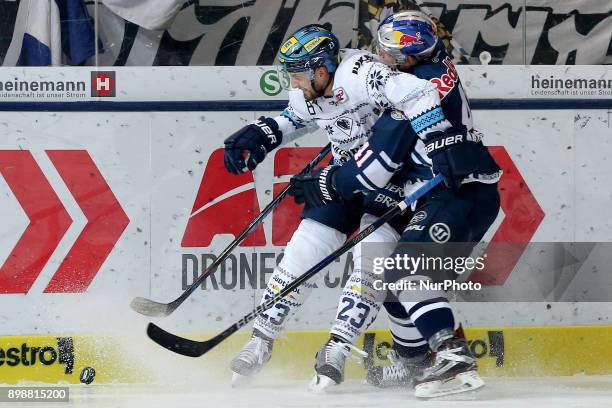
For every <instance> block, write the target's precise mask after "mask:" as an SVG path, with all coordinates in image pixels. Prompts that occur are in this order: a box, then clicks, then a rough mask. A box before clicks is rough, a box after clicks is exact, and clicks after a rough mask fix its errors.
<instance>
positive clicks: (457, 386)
mask: <svg viewBox="0 0 612 408" xmlns="http://www.w3.org/2000/svg"><path fill="white" fill-rule="evenodd" d="M477 370H478V368H477V366H476V360H475V359H474V357H472V355H471V354H470V352H469V350H468V347H467V343H466V341H465V340H464V339H462V338H459V337H454V338H451V339H448V340H445V341H444V342H443V343H442V345H441V346H440V347H439V349H438V351H437V353H436V359H435V361H434V362H433V364H432V365H431V366H429V367H427V368H425V370H424V371H423V373H422V375H419V376H417V378H416V380H415V386H414V395H415V396H416V397H418V398H434V397H441V396H443V395H449V394H457V393H460V392H465V391H471V390H475V389H478V388H480V387H482V386H484V384H485V383H484V381H483V380H482V378H480V376H479V375H478V371H477Z"/></svg>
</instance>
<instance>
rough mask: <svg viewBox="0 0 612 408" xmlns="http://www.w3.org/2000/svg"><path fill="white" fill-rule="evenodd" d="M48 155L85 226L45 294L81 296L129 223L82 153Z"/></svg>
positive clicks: (70, 152) (105, 184) (69, 152)
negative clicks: (80, 211)
mask: <svg viewBox="0 0 612 408" xmlns="http://www.w3.org/2000/svg"><path fill="white" fill-rule="evenodd" d="M47 155H48V156H49V158H50V159H51V162H52V163H53V165H54V166H55V168H56V169H57V171H58V173H59V174H60V176H61V177H62V179H63V180H64V183H66V186H67V187H68V189H69V190H70V193H71V194H72V195H73V197H74V199H75V200H76V202H77V204H78V205H79V207H80V208H81V210H82V211H83V213H84V214H85V217H86V218H87V224H86V225H85V227H84V228H83V231H81V234H80V235H79V237H78V238H77V240H76V241H75V243H74V245H73V246H72V248H70V251H69V252H68V255H66V257H65V258H64V260H63V261H62V263H61V265H60V266H59V268H58V270H57V272H56V273H55V275H53V277H52V278H51V280H50V281H49V284H48V285H47V288H46V289H45V292H47V293H48V292H84V291H85V289H87V287H88V286H89V284H90V283H91V281H92V280H93V278H94V277H95V276H96V273H97V272H98V270H99V269H100V267H101V266H102V264H103V263H104V261H105V260H106V258H107V257H108V255H109V254H110V252H111V251H112V249H113V247H114V246H115V243H116V242H117V241H118V240H119V237H121V234H122V233H123V231H124V230H125V228H126V227H127V225H128V223H129V222H130V220H129V218H128V217H127V215H126V214H125V212H124V211H123V208H121V205H119V202H118V201H117V199H116V198H115V195H114V194H113V192H112V191H111V189H110V187H109V186H108V184H107V183H106V181H105V180H104V177H102V174H100V171H99V170H98V168H97V167H96V165H95V164H94V162H93V160H92V159H91V157H90V156H89V153H87V151H85V150H47Z"/></svg>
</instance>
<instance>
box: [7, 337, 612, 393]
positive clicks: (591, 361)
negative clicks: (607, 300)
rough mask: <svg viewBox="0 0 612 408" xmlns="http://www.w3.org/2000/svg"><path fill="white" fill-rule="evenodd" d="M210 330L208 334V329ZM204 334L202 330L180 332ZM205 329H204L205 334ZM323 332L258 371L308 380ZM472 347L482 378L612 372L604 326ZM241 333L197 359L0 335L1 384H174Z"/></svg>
mask: <svg viewBox="0 0 612 408" xmlns="http://www.w3.org/2000/svg"><path fill="white" fill-rule="evenodd" d="M211 334H212V333H211ZM188 335H189V336H190V337H191V338H195V339H206V338H207V335H204V334H201V333H200V334H197V333H196V334H194V333H189V334H188ZM208 336H210V334H209V335H208ZM327 337H328V334H327V333H326V332H324V331H290V332H288V333H287V334H286V335H284V336H282V337H281V338H280V339H279V340H278V341H277V342H276V343H275V345H274V355H273V357H272V360H271V361H270V364H269V365H268V366H267V367H266V369H265V370H264V371H263V372H262V375H266V376H268V375H269V376H273V377H274V376H280V377H281V378H284V379H296V380H299V379H303V380H304V381H306V380H308V379H309V378H310V376H311V375H312V374H313V370H312V367H313V364H314V355H315V353H316V351H318V349H319V348H320V346H321V345H322V344H323V343H324V342H325V341H326V340H327ZM466 337H467V339H468V344H469V347H470V350H471V351H472V353H473V354H474V355H475V356H476V358H477V361H478V365H479V369H480V372H481V374H482V375H483V376H485V377H493V376H496V377H514V376H530V377H533V376H571V375H580V374H582V375H585V374H586V375H606V374H611V373H612V368H611V367H610V361H611V360H612V327H609V326H607V327H606V326H567V327H505V328H486V329H485V328H474V329H467V330H466ZM245 339H246V335H245V333H240V334H238V335H236V336H235V337H234V338H231V339H230V340H229V341H227V342H226V343H223V344H222V345H220V346H219V347H218V348H217V349H214V350H213V351H211V352H210V353H209V354H207V355H205V356H203V357H200V358H198V359H192V358H187V357H182V356H178V355H174V354H172V353H170V352H169V351H166V350H164V349H161V348H159V347H158V346H156V345H154V344H153V343H152V342H150V341H148V339H146V338H144V337H143V336H138V335H134V334H131V335H128V336H109V335H106V336H104V335H100V336H82V335H74V336H71V335H62V336H3V337H0V350H1V351H0V378H2V381H1V383H6V384H19V383H26V382H42V383H53V384H56V383H62V382H67V383H76V384H78V383H79V381H80V375H81V373H82V371H83V369H84V368H85V367H92V368H93V369H94V370H95V372H96V376H95V378H94V383H95V384H101V383H182V382H187V381H190V380H193V378H194V377H195V378H199V377H200V376H204V377H205V376H209V375H212V376H214V377H215V378H217V379H221V378H223V377H227V379H228V381H229V378H230V377H231V373H230V371H229V367H228V366H229V360H230V359H231V358H232V357H233V355H234V354H235V353H236V352H237V351H238V349H239V348H240V347H241V345H242V342H244V341H245ZM390 344H391V338H390V335H389V333H388V332H387V331H385V330H374V331H370V332H367V333H366V334H365V336H363V337H362V338H360V339H359V340H358V342H357V346H359V347H361V348H362V349H363V350H365V351H366V352H368V354H369V357H368V358H366V359H365V360H363V362H362V363H363V364H362V365H358V364H356V363H354V362H348V363H347V373H346V375H347V378H354V379H359V378H365V372H366V371H365V369H366V368H370V367H372V366H373V365H383V364H387V359H386V357H385V355H386V350H387V349H388V347H389V346H390Z"/></svg>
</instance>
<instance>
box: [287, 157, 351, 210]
mask: <svg viewBox="0 0 612 408" xmlns="http://www.w3.org/2000/svg"><path fill="white" fill-rule="evenodd" d="M339 167H340V166H327V167H324V168H322V169H319V170H315V171H313V172H312V173H308V174H303V175H297V176H294V177H292V178H291V184H292V187H291V189H290V190H289V194H290V195H292V196H293V198H294V200H295V202H296V203H298V204H304V203H306V205H307V206H309V207H323V206H325V205H327V204H329V203H332V202H337V203H341V202H343V200H342V198H341V197H340V195H339V194H338V193H337V192H336V188H335V187H334V172H335V171H336V170H337V169H338V168H339Z"/></svg>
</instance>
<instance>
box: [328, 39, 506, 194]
mask: <svg viewBox="0 0 612 408" xmlns="http://www.w3.org/2000/svg"><path fill="white" fill-rule="evenodd" d="M409 73H410V74H412V75H415V76H417V77H419V78H421V79H427V80H429V81H430V82H431V83H433V84H435V85H436V87H437V89H438V93H439V96H440V101H441V110H442V112H443V114H444V117H445V118H446V120H447V121H448V122H450V125H451V128H450V129H452V130H453V131H454V132H457V131H460V132H462V133H463V134H465V137H466V140H468V141H470V142H475V143H478V144H479V147H478V149H476V150H477V154H476V156H475V157H470V158H459V159H461V160H475V161H477V166H476V169H477V170H476V171H475V172H474V173H472V174H470V175H468V176H467V177H466V178H465V179H463V183H464V184H465V183H469V182H474V181H477V182H483V183H495V182H497V181H498V180H499V178H500V177H501V170H500V169H499V167H498V166H497V164H496V163H495V161H494V160H493V158H492V157H491V156H490V154H489V152H488V150H487V149H486V147H485V146H483V145H482V142H481V139H482V134H481V133H480V132H478V131H476V130H475V129H474V127H473V118H472V112H471V110H470V106H469V102H468V99H467V97H466V94H465V91H464V89H463V86H462V85H461V81H460V79H459V75H458V73H457V70H456V69H455V66H454V65H453V63H452V60H451V58H450V57H449V56H448V54H447V53H446V50H445V49H444V47H443V45H442V44H441V43H440V44H439V45H438V48H437V49H436V51H434V53H433V54H432V56H431V58H430V59H429V60H426V61H424V62H422V63H420V64H418V65H416V66H415V67H413V68H412V70H411V71H410V72H409ZM426 126H427V123H422V122H421V121H415V120H413V121H410V120H408V118H406V117H405V116H404V115H403V114H402V113H401V112H399V111H396V110H393V109H391V110H388V111H387V112H385V113H384V114H383V115H382V116H381V118H380V119H379V120H378V122H377V123H376V125H375V126H374V128H373V134H372V136H371V137H370V138H369V139H368V141H367V142H366V143H365V144H364V146H363V147H362V148H361V149H360V150H359V151H358V152H357V153H356V154H355V158H354V159H353V160H351V161H349V162H347V163H346V164H344V165H343V166H342V168H340V169H339V170H338V171H337V172H336V176H335V177H336V180H337V188H338V191H339V193H340V194H341V195H342V196H343V197H344V198H349V197H350V196H352V194H353V193H355V192H357V191H368V190H372V189H373V188H372V186H373V185H376V186H377V187H381V186H380V185H378V184H380V183H381V181H382V182H386V181H385V179H384V178H382V177H381V176H380V175H378V174H375V173H376V171H375V170H376V169H383V168H386V167H387V166H386V164H388V163H399V164H400V166H401V167H400V168H399V169H398V170H397V171H399V172H401V175H402V179H403V180H404V182H406V183H407V186H406V187H407V189H406V194H409V193H410V191H411V190H412V189H414V188H418V187H419V185H420V182H421V181H425V180H428V179H430V178H431V177H433V175H432V170H431V160H430V159H429V157H428V156H427V153H426V150H425V144H426V142H427V137H428V136H427V135H424V136H423V135H421V134H419V133H420V130H421V129H422V128H423V127H426ZM386 170H387V172H388V171H390V168H389V169H386ZM381 172H383V170H381ZM385 173H386V172H385ZM389 178H390V177H389ZM374 179H376V180H377V182H376V183H373V182H372V180H374ZM387 181H388V180H387Z"/></svg>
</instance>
